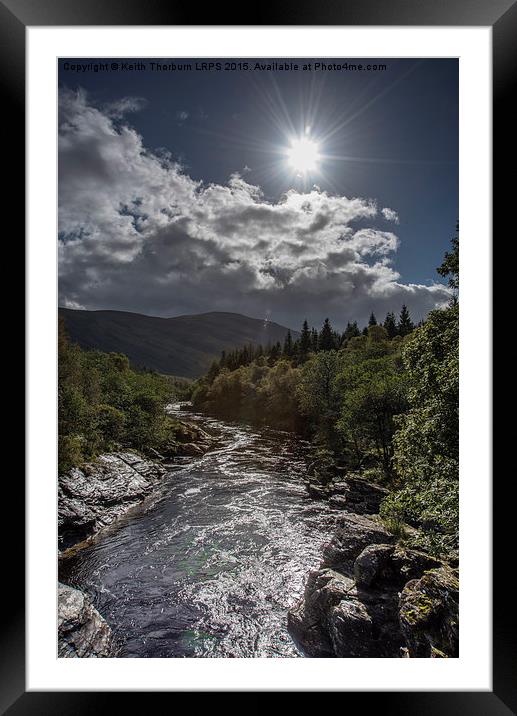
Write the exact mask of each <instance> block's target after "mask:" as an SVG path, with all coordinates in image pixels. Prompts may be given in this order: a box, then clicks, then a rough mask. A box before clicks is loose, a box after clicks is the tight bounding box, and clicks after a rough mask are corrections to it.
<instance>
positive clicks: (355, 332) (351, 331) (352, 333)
mask: <svg viewBox="0 0 517 716" xmlns="http://www.w3.org/2000/svg"><path fill="white" fill-rule="evenodd" d="M360 335H361V331H360V330H359V326H358V325H357V321H354V322H353V323H350V321H348V323H347V324H346V328H345V333H344V336H345V339H346V340H347V341H348V340H350V338H355V337H356V336H360Z"/></svg>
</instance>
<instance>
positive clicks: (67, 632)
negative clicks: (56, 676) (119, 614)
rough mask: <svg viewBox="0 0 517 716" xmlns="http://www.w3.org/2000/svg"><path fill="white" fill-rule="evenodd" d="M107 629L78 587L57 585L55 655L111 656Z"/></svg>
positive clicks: (68, 656) (111, 641)
mask: <svg viewBox="0 0 517 716" xmlns="http://www.w3.org/2000/svg"><path fill="white" fill-rule="evenodd" d="M114 651H115V650H114V642H113V634H112V631H111V628H110V627H109V625H108V624H107V622H106V621H105V620H104V619H103V617H102V616H101V615H100V614H99V612H98V611H97V610H96V609H95V607H94V606H93V605H92V603H91V602H90V600H89V598H88V597H87V596H86V595H85V594H83V592H81V591H79V590H78V589H73V588H72V587H68V586H66V585H64V584H59V585H58V656H59V657H65V658H77V657H82V658H85V657H86V658H90V659H91V658H94V659H98V658H103V657H110V656H114Z"/></svg>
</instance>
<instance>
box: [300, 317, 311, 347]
mask: <svg viewBox="0 0 517 716" xmlns="http://www.w3.org/2000/svg"><path fill="white" fill-rule="evenodd" d="M310 350H311V332H310V331H309V324H308V323H307V319H305V321H304V322H303V326H302V332H301V335H300V353H301V354H302V355H307V353H308V352H309V351H310Z"/></svg>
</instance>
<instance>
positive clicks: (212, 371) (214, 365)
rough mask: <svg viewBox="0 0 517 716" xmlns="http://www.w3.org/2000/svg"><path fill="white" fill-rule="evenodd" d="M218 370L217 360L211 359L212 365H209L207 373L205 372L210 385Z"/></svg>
mask: <svg viewBox="0 0 517 716" xmlns="http://www.w3.org/2000/svg"><path fill="white" fill-rule="evenodd" d="M219 371H220V368H219V363H218V361H216V360H214V361H212V365H211V366H210V368H209V369H208V373H207V374H206V378H207V380H208V382H209V383H210V385H212V383H213V382H214V380H215V379H216V378H217V376H218V375H219Z"/></svg>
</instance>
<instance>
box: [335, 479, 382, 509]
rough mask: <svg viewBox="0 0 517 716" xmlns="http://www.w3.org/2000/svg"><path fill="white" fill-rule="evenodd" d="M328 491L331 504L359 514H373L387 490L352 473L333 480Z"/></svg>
mask: <svg viewBox="0 0 517 716" xmlns="http://www.w3.org/2000/svg"><path fill="white" fill-rule="evenodd" d="M330 492H331V493H332V495H333V497H332V498H331V505H332V502H334V505H332V506H335V507H336V508H337V509H346V510H348V512H354V513H355V514H361V515H374V514H376V513H377V512H379V508H380V504H381V502H382V500H383V499H384V498H385V497H386V495H387V494H388V490H386V488H384V487H382V486H381V485H377V484H376V483H374V482H369V481H368V480H365V479H364V478H363V477H361V476H360V475H353V474H348V475H347V476H346V477H345V478H340V479H339V480H335V481H334V482H333V483H332V485H331V487H330Z"/></svg>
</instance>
